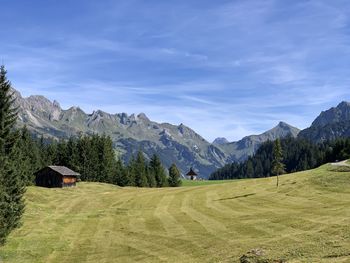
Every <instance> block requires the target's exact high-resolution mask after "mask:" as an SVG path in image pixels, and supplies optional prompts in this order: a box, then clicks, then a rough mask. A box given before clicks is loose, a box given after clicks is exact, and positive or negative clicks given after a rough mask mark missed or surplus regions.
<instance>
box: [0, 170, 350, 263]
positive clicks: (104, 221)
mask: <svg viewBox="0 0 350 263" xmlns="http://www.w3.org/2000/svg"><path fill="white" fill-rule="evenodd" d="M330 168H331V167H330V166H328V165H326V166H323V167H321V168H318V169H316V170H312V171H307V172H301V173H296V174H292V175H285V176H281V177H280V187H279V188H276V184H275V183H276V181H275V178H267V179H257V180H255V179H251V180H241V181H231V182H229V183H221V184H214V185H202V186H193V187H180V188H164V189H136V188H119V187H116V186H112V185H107V184H98V183H80V184H79V185H78V187H76V188H74V189H45V188H38V187H29V189H28V191H27V193H26V200H27V208H26V213H25V215H24V219H23V226H22V227H21V228H19V229H17V230H16V231H14V232H13V233H12V234H11V235H10V237H9V239H8V243H7V244H6V245H5V246H4V247H2V248H0V258H1V259H2V260H3V261H4V262H59V263H61V262H75V263H77V262H137V261H138V262H238V261H239V258H240V256H241V255H243V254H244V253H246V252H247V251H250V250H252V249H259V250H261V251H263V252H264V257H265V258H267V259H270V260H271V261H270V262H274V261H272V260H280V259H284V260H287V262H350V173H349V172H337V171H330ZM1 259H0V262H1Z"/></svg>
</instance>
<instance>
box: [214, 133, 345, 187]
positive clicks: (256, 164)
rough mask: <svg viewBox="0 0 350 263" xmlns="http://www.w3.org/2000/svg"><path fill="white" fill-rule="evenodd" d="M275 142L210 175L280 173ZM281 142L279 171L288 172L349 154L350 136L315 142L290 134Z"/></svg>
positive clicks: (238, 176)
mask: <svg viewBox="0 0 350 263" xmlns="http://www.w3.org/2000/svg"><path fill="white" fill-rule="evenodd" d="M275 144H276V143H275V142H273V141H267V142H265V143H263V144H262V145H261V146H260V147H259V149H258V150H257V151H256V153H255V154H254V155H253V156H251V157H249V158H248V159H247V160H246V161H244V162H241V163H238V162H233V163H231V164H227V165H225V166H224V167H222V168H220V169H218V170H216V171H215V172H213V173H212V174H211V175H210V177H209V179H210V180H224V179H242V178H260V177H269V176H275V175H277V173H276V170H275V169H273V168H274V149H276V147H275ZM279 144H280V149H281V151H282V150H283V154H281V155H280V156H279V157H278V159H279V163H280V164H282V165H283V166H284V169H282V167H279V170H280V173H281V172H282V170H284V171H285V172H286V173H293V172H297V171H304V170H308V169H313V168H315V167H318V166H320V165H322V164H324V163H328V162H334V161H336V160H345V159H349V158H350V138H340V139H337V140H334V141H327V142H324V143H320V144H314V143H312V142H310V141H307V140H305V139H297V138H290V137H288V138H284V139H281V140H279ZM275 168H276V167H275Z"/></svg>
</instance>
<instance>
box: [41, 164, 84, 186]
mask: <svg viewBox="0 0 350 263" xmlns="http://www.w3.org/2000/svg"><path fill="white" fill-rule="evenodd" d="M79 175H80V174H78V173H76V172H74V171H72V170H71V169H69V168H67V167H65V166H53V165H52V166H47V167H44V168H43V169H41V170H40V171H38V172H36V173H35V184H36V185H37V186H43V187H49V188H53V187H72V186H75V185H76V182H77V177H78V176H79Z"/></svg>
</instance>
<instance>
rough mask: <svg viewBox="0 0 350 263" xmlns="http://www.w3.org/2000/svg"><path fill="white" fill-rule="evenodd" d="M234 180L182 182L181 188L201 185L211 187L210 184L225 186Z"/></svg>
mask: <svg viewBox="0 0 350 263" xmlns="http://www.w3.org/2000/svg"><path fill="white" fill-rule="evenodd" d="M233 181H234V180H212V181H211V180H193V181H191V180H182V185H181V186H201V185H212V184H227V183H229V182H233Z"/></svg>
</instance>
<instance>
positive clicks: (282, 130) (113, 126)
mask: <svg viewBox="0 0 350 263" xmlns="http://www.w3.org/2000/svg"><path fill="white" fill-rule="evenodd" d="M14 92H15V96H16V98H17V100H16V103H17V105H18V106H19V121H18V125H19V126H23V125H26V126H27V127H28V129H29V130H30V131H31V132H32V133H34V134H37V135H39V136H41V135H43V136H44V137H50V138H55V139H61V138H68V137H70V136H76V135H78V134H93V133H98V134H106V135H109V136H110V137H111V138H112V140H113V142H114V146H115V148H116V151H117V153H118V154H119V155H120V156H121V157H122V159H124V160H125V161H128V160H129V159H130V158H131V156H132V155H134V154H135V153H136V152H137V151H138V150H139V149H141V150H142V151H143V152H144V153H145V155H146V156H147V157H149V158H150V157H151V156H152V155H153V154H154V153H156V154H158V155H159V156H160V158H161V160H162V162H163V164H164V165H165V166H167V167H169V166H170V165H171V164H172V163H176V165H177V166H178V167H179V168H180V170H181V172H182V173H183V174H185V173H186V172H187V171H188V170H189V168H190V167H193V168H194V169H196V170H197V171H198V172H199V175H200V176H201V177H203V178H207V177H208V176H209V175H210V173H211V172H213V171H214V170H216V169H217V168H220V167H222V166H223V165H224V164H226V163H228V162H231V161H240V160H244V159H245V158H247V156H249V155H251V154H253V153H254V152H255V150H256V149H257V148H258V147H259V146H260V144H261V143H263V142H264V141H266V140H274V139H276V138H280V137H285V136H289V135H290V136H296V134H297V133H298V129H296V128H294V127H292V126H289V125H287V124H285V123H280V124H279V125H278V126H277V127H275V128H274V129H272V130H270V131H268V132H266V133H263V134H261V135H253V136H248V137H245V138H243V139H242V140H241V141H238V142H234V143H228V142H227V140H226V141H225V140H223V139H221V140H217V141H216V143H213V144H211V143H209V142H207V141H206V140H205V139H204V138H202V137H201V136H200V135H199V134H197V133H196V132H195V131H193V130H192V129H190V128H189V127H187V126H185V125H184V124H180V125H172V124H169V123H156V122H153V121H151V120H150V119H149V118H148V117H147V116H146V115H145V114H144V113H140V114H138V115H135V114H132V115H128V114H126V113H118V114H109V113H106V112H103V111H101V110H97V111H94V112H93V113H91V114H87V113H85V112H84V111H83V110H82V109H80V108H79V107H71V108H69V109H67V110H64V109H62V108H61V107H60V105H59V103H58V102H56V101H53V102H51V101H50V100H48V99H46V98H45V97H43V96H30V97H28V98H23V97H22V96H21V94H20V93H19V92H17V91H14Z"/></svg>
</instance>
